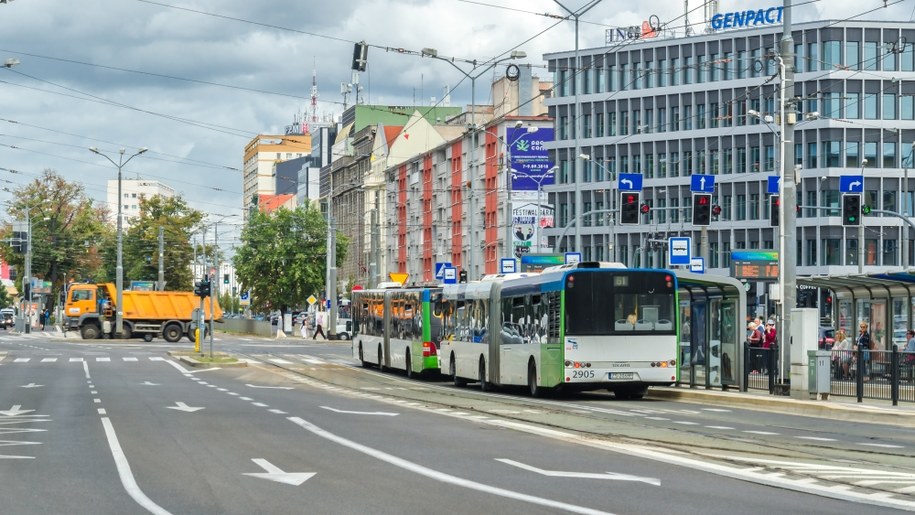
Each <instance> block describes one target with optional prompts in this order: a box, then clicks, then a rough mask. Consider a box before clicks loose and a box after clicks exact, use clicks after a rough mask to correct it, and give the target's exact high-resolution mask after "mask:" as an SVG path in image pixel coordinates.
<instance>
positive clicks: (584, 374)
mask: <svg viewBox="0 0 915 515" xmlns="http://www.w3.org/2000/svg"><path fill="white" fill-rule="evenodd" d="M572 379H594V371H593V370H581V369H576V370H572Z"/></svg>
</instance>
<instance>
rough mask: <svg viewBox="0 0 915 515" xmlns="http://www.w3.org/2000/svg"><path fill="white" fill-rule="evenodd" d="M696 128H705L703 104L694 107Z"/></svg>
mask: <svg viewBox="0 0 915 515" xmlns="http://www.w3.org/2000/svg"><path fill="white" fill-rule="evenodd" d="M696 128H697V129H704V128H705V104H699V105H697V106H696Z"/></svg>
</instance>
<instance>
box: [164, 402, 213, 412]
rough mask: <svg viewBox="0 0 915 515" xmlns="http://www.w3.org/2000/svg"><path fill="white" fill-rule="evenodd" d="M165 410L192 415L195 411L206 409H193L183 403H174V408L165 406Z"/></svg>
mask: <svg viewBox="0 0 915 515" xmlns="http://www.w3.org/2000/svg"><path fill="white" fill-rule="evenodd" d="M166 408H168V409H173V410H176V411H184V412H185V413H193V412H195V411H200V410H202V409H206V408H198V407H194V406H188V405H187V404H185V403H183V402H181V401H178V402H176V403H175V406H166Z"/></svg>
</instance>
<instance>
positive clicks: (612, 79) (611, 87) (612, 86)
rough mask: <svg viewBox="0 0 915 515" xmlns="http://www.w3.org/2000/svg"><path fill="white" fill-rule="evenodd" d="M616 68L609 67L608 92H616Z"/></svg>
mask: <svg viewBox="0 0 915 515" xmlns="http://www.w3.org/2000/svg"><path fill="white" fill-rule="evenodd" d="M616 83H617V80H616V66H608V67H607V91H616V88H617V85H616Z"/></svg>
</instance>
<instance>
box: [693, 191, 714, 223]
mask: <svg viewBox="0 0 915 515" xmlns="http://www.w3.org/2000/svg"><path fill="white" fill-rule="evenodd" d="M711 222H712V195H711V193H694V194H693V225H698V226H703V225H705V226H707V225H710V224H711Z"/></svg>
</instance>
